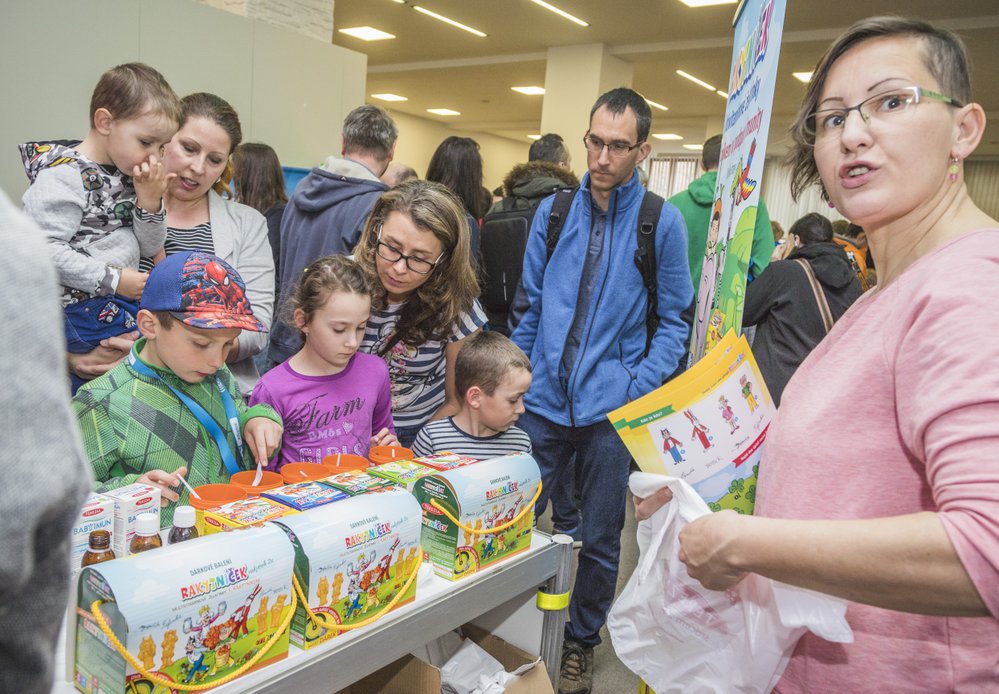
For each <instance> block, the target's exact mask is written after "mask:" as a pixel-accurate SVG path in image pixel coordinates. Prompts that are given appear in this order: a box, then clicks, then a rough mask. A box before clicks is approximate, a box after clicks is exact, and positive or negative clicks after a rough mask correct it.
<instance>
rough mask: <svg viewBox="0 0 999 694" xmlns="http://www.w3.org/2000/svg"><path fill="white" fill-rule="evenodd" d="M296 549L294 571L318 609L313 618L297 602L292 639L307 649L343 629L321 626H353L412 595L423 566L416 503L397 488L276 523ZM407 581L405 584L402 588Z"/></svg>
mask: <svg viewBox="0 0 999 694" xmlns="http://www.w3.org/2000/svg"><path fill="white" fill-rule="evenodd" d="M274 525H276V526H279V527H281V528H283V529H284V530H285V531H286V532H287V533H288V537H289V538H290V539H291V542H292V544H293V545H294V547H295V576H296V577H297V578H298V580H299V583H300V584H301V587H302V590H303V592H304V593H305V595H306V596H307V598H308V604H309V607H310V609H311V610H312V611H313V612H314V613H316V615H317V619H318V620H319V622H318V623H314V622H313V621H312V620H310V619H309V617H308V616H307V614H306V611H305V609H304V608H303V607H302V606H301V605H300V606H299V608H298V609H297V610H296V612H295V618H294V620H293V621H292V631H291V640H292V643H293V644H295V645H296V646H298V647H299V648H302V649H306V650H307V649H309V648H312V647H314V646H317V645H319V644H320V643H323V642H324V641H327V640H329V639H331V638H333V637H335V636H337V635H338V634H340V633H344V632H342V631H340V630H337V629H329V628H327V627H324V626H323V625H329V624H344V625H352V624H356V623H358V622H361V621H363V620H367V619H369V618H372V617H375V616H377V615H379V614H381V613H382V612H384V611H385V610H386V608H387V607H388V606H389V605H390V604H391V603H392V601H393V600H394V599H396V598H397V597H399V593H400V591H402V590H403V589H405V592H404V593H403V594H402V596H401V597H399V599H398V601H397V602H396V604H395V605H394V607H398V606H399V605H404V604H406V603H407V602H410V601H411V600H413V598H414V597H415V596H416V581H415V580H413V581H408V578H409V577H410V576H412V575H413V574H414V573H415V572H416V571H417V570H418V569H419V567H420V560H421V557H420V555H419V550H418V548H419V543H420V507H419V505H418V504H417V503H416V499H414V498H413V495H412V494H410V493H408V492H406V491H405V490H403V489H401V488H399V487H392V488H390V489H387V490H385V492H384V493H381V494H364V495H362V496H355V497H352V498H350V499H347V500H345V501H342V502H340V503H336V504H332V505H329V506H324V507H323V508H319V509H315V510H313V511H309V512H308V513H302V514H300V515H297V516H287V517H285V518H279V519H278V520H276V521H274ZM407 583H408V586H407Z"/></svg>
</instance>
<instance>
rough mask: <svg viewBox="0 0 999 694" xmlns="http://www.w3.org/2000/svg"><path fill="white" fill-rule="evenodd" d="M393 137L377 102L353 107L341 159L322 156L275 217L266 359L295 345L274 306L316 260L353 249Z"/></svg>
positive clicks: (278, 357) (293, 333)
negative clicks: (273, 293)
mask: <svg viewBox="0 0 999 694" xmlns="http://www.w3.org/2000/svg"><path fill="white" fill-rule="evenodd" d="M398 135H399V131H398V130H397V129H396V126H395V123H394V122H393V120H392V118H391V117H390V116H389V115H388V113H386V112H385V111H384V110H383V109H381V108H379V107H377V106H370V105H364V106H358V107H357V108H355V109H354V110H353V111H351V112H350V113H349V114H347V117H346V118H345V119H344V121H343V136H342V147H341V153H342V156H341V157H333V156H330V157H327V159H326V161H325V162H324V163H323V164H322V166H319V167H316V168H314V169H312V171H310V172H309V174H308V175H307V176H306V177H305V178H304V179H302V182H301V183H299V184H298V187H297V188H295V192H294V194H293V195H292V196H291V200H289V201H288V206H287V207H286V208H285V211H284V216H283V217H282V218H281V260H280V263H279V264H278V267H280V268H281V276H280V277H279V278H278V282H279V284H278V304H277V306H278V311H277V312H276V315H277V320H275V321H274V325H273V327H272V329H271V344H270V350H269V351H268V357H269V359H270V361H271V362H274V363H281V362H283V361H284V360H285V359H288V358H289V357H291V355H293V354H294V353H295V352H297V351H298V349H299V348H300V347H301V340H300V339H299V336H298V331H297V330H295V329H294V328H293V327H291V326H290V325H288V324H287V323H286V322H285V321H284V320H281V314H280V309H281V307H283V306H285V305H286V304H287V299H288V296H289V295H290V294H291V292H293V291H294V290H295V284H296V283H297V281H298V278H299V277H301V275H302V271H303V270H305V268H307V267H308V266H309V265H310V264H311V263H312V262H313V261H315V260H316V259H317V258H321V257H323V256H326V255H334V254H345V255H347V254H350V253H352V252H353V251H354V246H356V245H357V241H358V239H360V237H361V231H362V229H363V228H364V222H365V220H366V219H367V218H368V213H369V212H371V208H372V207H374V205H375V201H376V200H378V198H379V196H381V194H382V193H384V192H385V191H386V190H388V186H386V185H385V184H384V183H382V181H381V180H379V177H380V176H381V175H382V174H384V173H385V170H386V169H387V168H388V165H389V163H390V162H391V161H392V157H393V156H394V155H395V142H396V138H397V137H398Z"/></svg>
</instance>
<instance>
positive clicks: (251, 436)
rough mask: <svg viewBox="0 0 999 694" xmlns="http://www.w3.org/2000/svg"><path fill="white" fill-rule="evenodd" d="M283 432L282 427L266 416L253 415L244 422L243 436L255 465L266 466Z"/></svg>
mask: <svg viewBox="0 0 999 694" xmlns="http://www.w3.org/2000/svg"><path fill="white" fill-rule="evenodd" d="M283 432H284V428H283V427H282V426H281V425H280V424H278V423H277V422H275V421H274V420H272V419H268V418H267V417H253V418H252V419H250V420H249V421H248V422H247V423H246V426H244V427H243V438H244V439H245V440H246V445H247V446H249V447H250V453H251V454H252V455H253V460H254V462H256V463H257V465H260V466H261V467H267V462H268V461H269V460H270V459H271V456H272V455H274V451H276V450H277V447H278V445H280V443H281V434H282V433H283Z"/></svg>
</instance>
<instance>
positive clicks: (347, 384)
mask: <svg viewBox="0 0 999 694" xmlns="http://www.w3.org/2000/svg"><path fill="white" fill-rule="evenodd" d="M258 402H265V403H267V404H268V405H270V406H271V407H273V408H274V409H275V410H277V412H278V414H280V415H281V418H282V419H283V420H284V437H283V439H282V441H281V451H280V453H279V455H278V457H277V459H276V460H274V461H272V462H271V464H270V465H268V467H267V469H268V470H274V471H275V472H276V471H278V470H280V469H281V467H282V466H283V465H284V464H285V463H292V462H297V461H300V460H304V461H309V462H315V463H318V462H322V459H323V458H324V457H325V456H328V455H336V454H337V453H353V454H354V455H361V456H365V457H367V455H368V449H369V448H370V446H371V436H372V434H373V433H376V432H378V431H380V430H381V429H382V428H384V427H387V428H388V429H389V430H390V431H392V433H395V428H394V427H393V425H392V386H391V384H390V382H389V374H388V367H387V366H386V365H385V362H384V361H382V360H381V359H379V358H378V357H375V356H372V355H370V354H360V353H358V354H355V355H354V356H353V357H352V358H351V360H350V362H349V363H348V364H347V367H346V368H345V369H344V370H343V371H341V372H340V373H338V374H333V375H332V376H305V375H303V374H300V373H298V372H296V371H295V370H294V369H292V368H291V366H290V365H289V364H288V362H284V363H282V364H279V365H278V366H275V367H274V368H273V369H271V370H270V371H268V372H267V373H266V374H264V376H263V377H262V378H261V379H260V382H259V383H257V386H256V388H254V389H253V394H252V395H250V404H251V405H255V404H256V403H258Z"/></svg>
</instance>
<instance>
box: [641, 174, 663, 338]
mask: <svg viewBox="0 0 999 694" xmlns="http://www.w3.org/2000/svg"><path fill="white" fill-rule="evenodd" d="M665 202H666V201H665V200H663V199H662V198H661V197H659V196H658V195H656V194H655V193H653V192H652V191H648V190H647V191H645V197H643V198H642V206H641V208H640V209H639V211H638V229H637V234H638V245H637V248H636V249H635V267H637V268H638V271H639V272H640V273H641V275H642V284H643V285H645V291H646V292H647V293H648V295H649V300H648V301H647V302H646V311H645V354H646V355H647V354H648V353H649V348H650V347H651V346H652V336H653V335H654V334H655V332H656V328H658V327H659V294H658V286H657V282H656V227H657V226H659V217H660V216H661V215H662V212H663V204H664V203H665Z"/></svg>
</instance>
